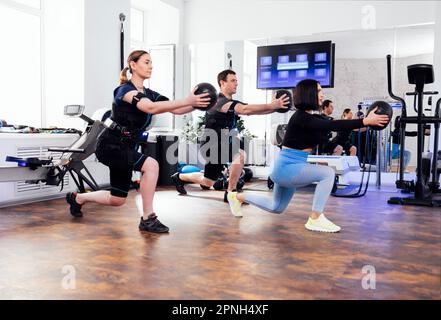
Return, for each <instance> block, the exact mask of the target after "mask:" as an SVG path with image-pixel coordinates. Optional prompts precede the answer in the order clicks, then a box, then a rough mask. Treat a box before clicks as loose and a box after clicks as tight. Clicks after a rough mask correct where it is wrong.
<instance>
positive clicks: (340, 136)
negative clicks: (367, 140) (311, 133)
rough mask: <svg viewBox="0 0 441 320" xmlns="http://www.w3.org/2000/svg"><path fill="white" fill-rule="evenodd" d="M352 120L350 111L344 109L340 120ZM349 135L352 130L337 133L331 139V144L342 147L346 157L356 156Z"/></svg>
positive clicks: (355, 148) (355, 149)
mask: <svg viewBox="0 0 441 320" xmlns="http://www.w3.org/2000/svg"><path fill="white" fill-rule="evenodd" d="M352 118H353V114H352V111H351V109H349V108H346V109H345V110H344V111H343V114H342V116H341V119H344V120H352ZM351 133H352V129H348V130H343V131H338V132H337V136H336V137H335V138H334V139H332V142H333V143H335V144H337V145H340V146H342V147H343V149H344V151H345V152H346V154H347V155H350V156H356V155H357V147H355V146H354V145H353V144H352V143H351Z"/></svg>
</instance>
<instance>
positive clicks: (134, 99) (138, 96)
mask: <svg viewBox="0 0 441 320" xmlns="http://www.w3.org/2000/svg"><path fill="white" fill-rule="evenodd" d="M142 98H147V97H146V95H145V94H144V93H142V92H138V94H137V95H136V96H134V97H133V98H132V105H133V106H135V107H136V106H137V105H138V102H139V101H141V99H142Z"/></svg>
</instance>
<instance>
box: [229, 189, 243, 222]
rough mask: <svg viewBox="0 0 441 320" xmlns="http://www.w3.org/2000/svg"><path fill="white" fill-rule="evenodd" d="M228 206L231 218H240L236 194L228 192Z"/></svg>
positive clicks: (239, 207) (240, 213) (240, 209)
mask: <svg viewBox="0 0 441 320" xmlns="http://www.w3.org/2000/svg"><path fill="white" fill-rule="evenodd" d="M227 200H228V204H229V205H230V210H231V213H232V214H233V216H235V217H236V218H242V208H241V205H242V204H241V203H240V201H239V200H238V199H237V192H228V194H227Z"/></svg>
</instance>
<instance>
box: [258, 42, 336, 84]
mask: <svg viewBox="0 0 441 320" xmlns="http://www.w3.org/2000/svg"><path fill="white" fill-rule="evenodd" d="M334 48H335V46H334V44H332V42H331V41H321V42H309V43H298V44H285V45H277V46H265V47H258V48H257V88H258V89H282V88H294V87H295V86H296V85H297V83H299V82H300V81H301V80H304V79H315V80H317V81H319V82H320V85H321V86H322V87H324V88H332V87H333V86H334V50H335V49H334Z"/></svg>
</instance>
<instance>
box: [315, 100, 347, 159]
mask: <svg viewBox="0 0 441 320" xmlns="http://www.w3.org/2000/svg"><path fill="white" fill-rule="evenodd" d="M332 112H334V104H333V102H332V101H331V100H325V101H323V104H322V113H321V116H322V118H324V119H326V120H334V118H333V117H331V114H332ZM331 140H332V132H331V131H326V132H323V133H322V141H321V142H320V144H319V146H318V153H319V154H331V155H333V156H340V155H341V154H342V153H343V147H342V146H341V145H338V144H337V143H335V142H333V141H331Z"/></svg>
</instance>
